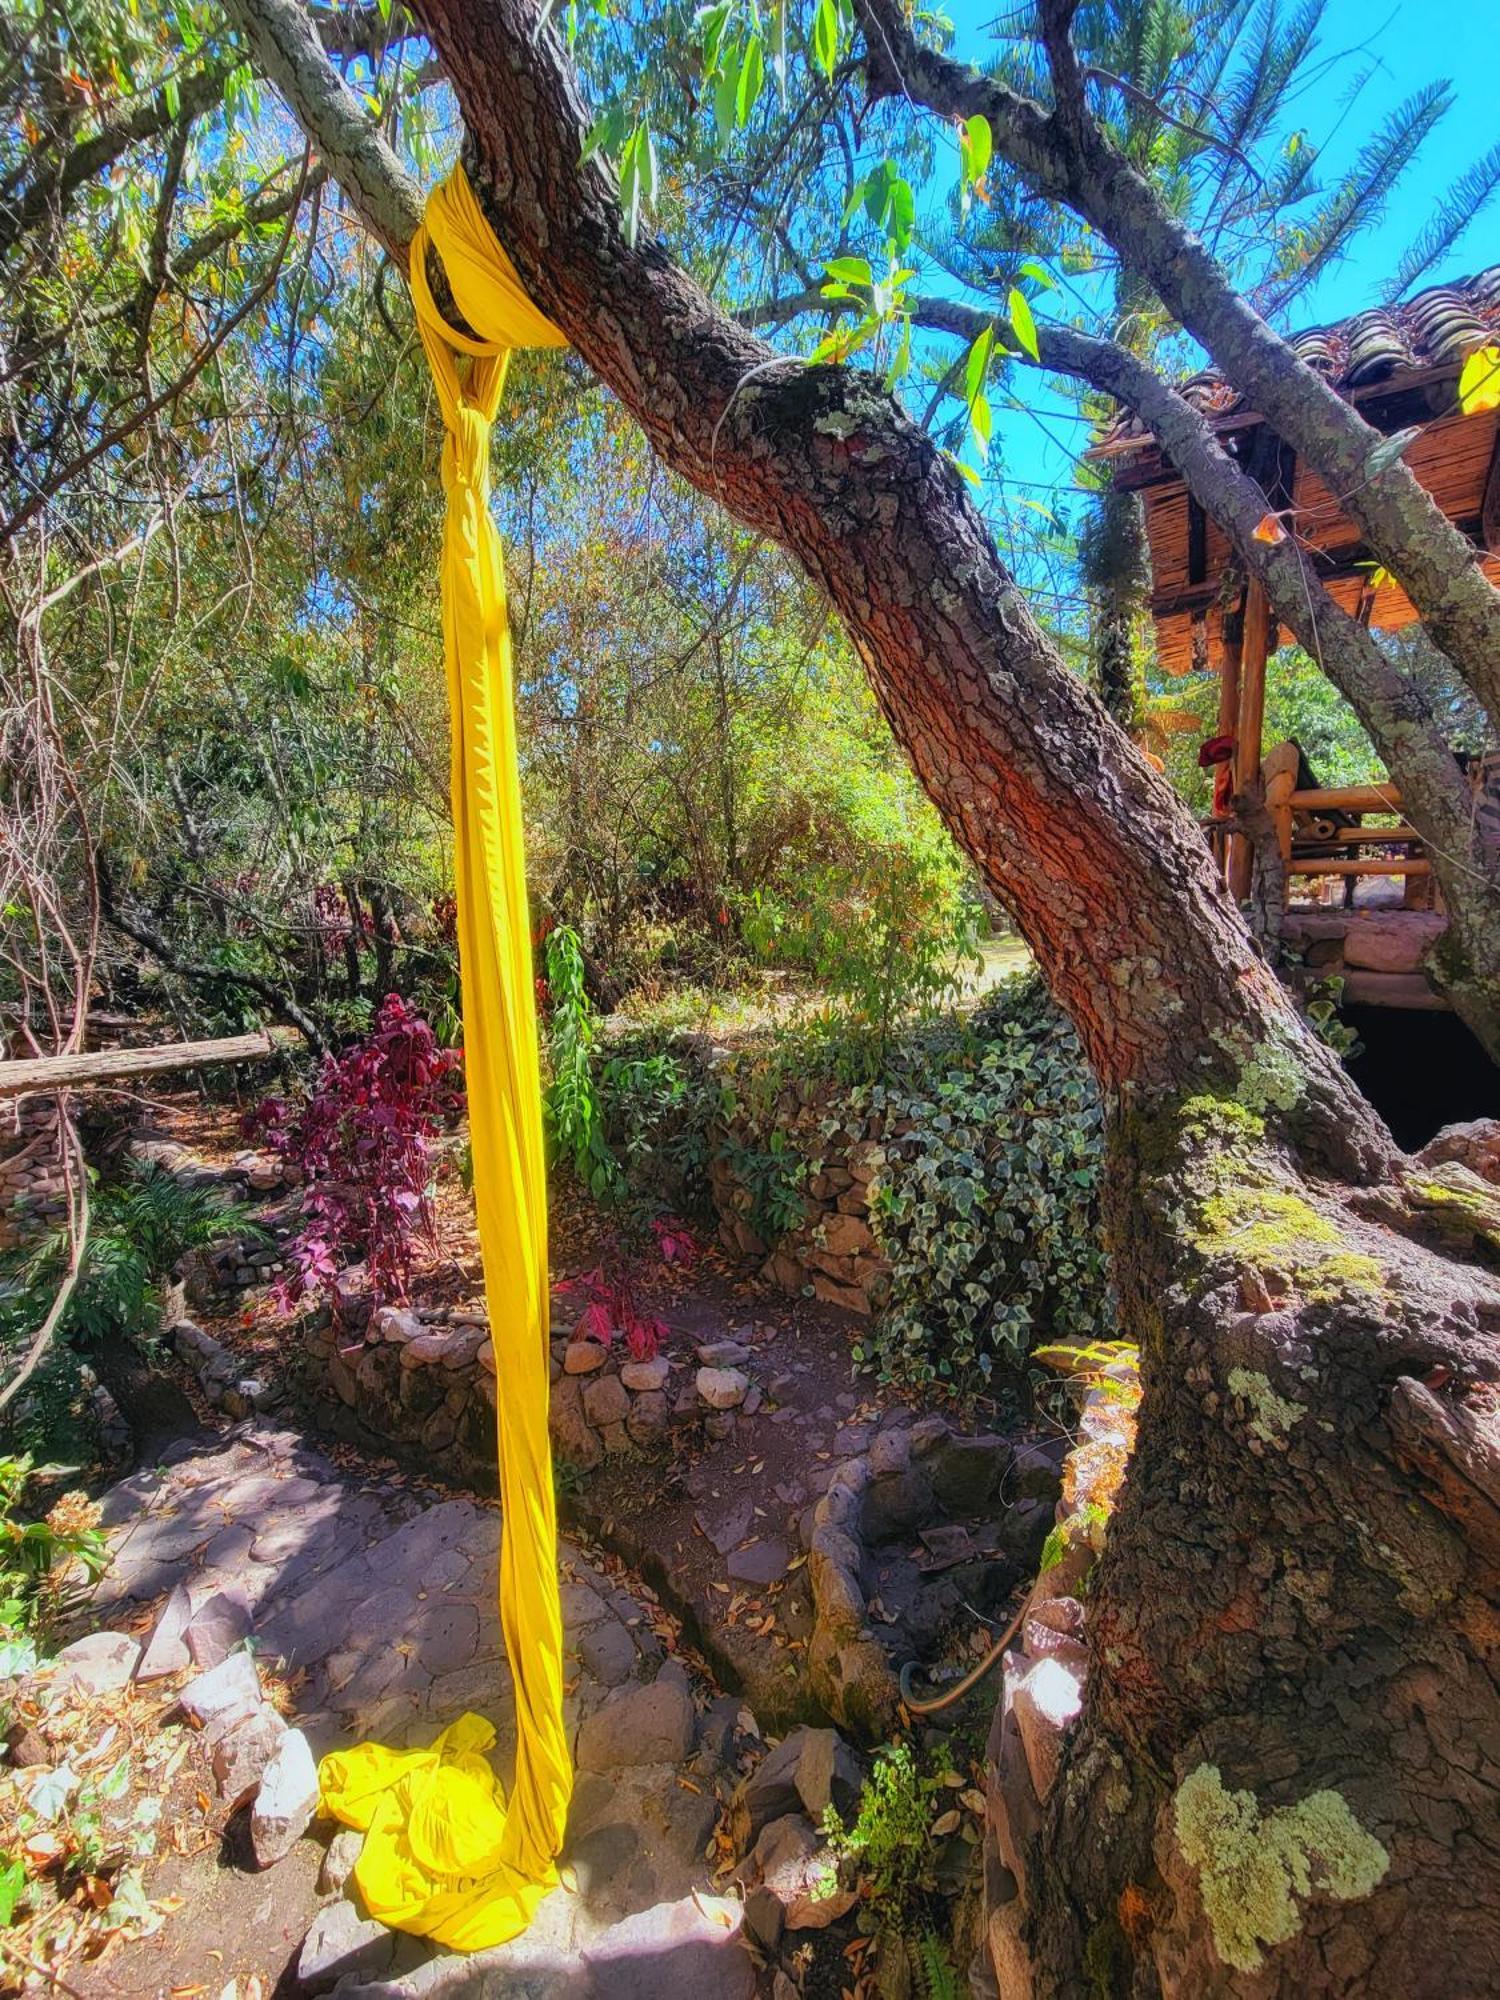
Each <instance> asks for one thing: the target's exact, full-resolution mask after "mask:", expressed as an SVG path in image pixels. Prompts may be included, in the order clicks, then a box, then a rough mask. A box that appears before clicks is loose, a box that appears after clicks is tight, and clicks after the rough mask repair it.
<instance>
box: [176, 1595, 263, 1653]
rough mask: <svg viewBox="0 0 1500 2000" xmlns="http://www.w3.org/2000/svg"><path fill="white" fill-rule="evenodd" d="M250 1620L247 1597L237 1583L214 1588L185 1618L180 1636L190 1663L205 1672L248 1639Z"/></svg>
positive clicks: (251, 1618) (251, 1621)
mask: <svg viewBox="0 0 1500 2000" xmlns="http://www.w3.org/2000/svg"><path fill="white" fill-rule="evenodd" d="M253 1623H254V1619H253V1617H252V1614H251V1610H250V1600H249V1598H248V1597H246V1595H245V1593H244V1591H243V1590H241V1589H240V1588H239V1586H238V1585H237V1584H230V1585H228V1586H226V1588H225V1589H223V1590H216V1591H215V1592H214V1593H213V1595H212V1597H207V1598H205V1599H204V1601H203V1602H202V1603H201V1604H200V1605H199V1606H198V1609H197V1610H196V1611H195V1612H194V1613H193V1615H192V1617H191V1618H190V1619H189V1621H188V1627H187V1631H186V1634H185V1635H184V1636H185V1638H186V1641H187V1650H188V1652H189V1653H190V1654H191V1655H192V1659H193V1665H194V1666H196V1667H201V1668H203V1669H204V1671H205V1672H206V1671H207V1669H208V1668H210V1667H216V1666H218V1665H219V1664H220V1662H221V1661H223V1660H227V1659H228V1658H229V1655H230V1654H231V1653H232V1652H233V1651H234V1649H235V1647H236V1646H240V1645H243V1644H244V1642H245V1640H246V1639H248V1638H249V1636H250V1632H251V1628H252V1626H253Z"/></svg>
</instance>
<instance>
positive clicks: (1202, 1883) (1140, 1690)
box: [1007, 1107, 1500, 2000]
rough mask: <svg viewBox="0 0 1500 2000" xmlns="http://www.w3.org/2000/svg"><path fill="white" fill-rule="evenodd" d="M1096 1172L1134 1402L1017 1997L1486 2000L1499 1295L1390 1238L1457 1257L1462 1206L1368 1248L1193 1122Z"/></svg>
mask: <svg viewBox="0 0 1500 2000" xmlns="http://www.w3.org/2000/svg"><path fill="white" fill-rule="evenodd" d="M1111 1166H1112V1171H1111V1174H1110V1177H1109V1181H1108V1188H1109V1208H1110V1216H1109V1229H1110V1237H1111V1244H1112V1250H1113V1256H1114V1269H1115V1273H1116V1278H1117V1282H1118V1284H1119V1287H1120V1293H1121V1306H1122V1312H1123V1316H1124V1320H1125V1324H1126V1326H1127V1328H1128V1329H1129V1330H1130V1331H1132V1332H1133V1333H1134V1334H1135V1335H1136V1336H1137V1337H1138V1338H1139V1339H1140V1341H1141V1345H1142V1355H1143V1366H1142V1376H1143V1383H1144V1388H1145V1397H1144V1401H1143V1404H1142V1414H1141V1422H1140V1426H1139V1436H1138V1443H1137V1446H1136V1451H1135V1456H1134V1459H1133V1462H1132V1464H1131V1468H1130V1473H1129V1477H1128V1480H1127V1483H1126V1487H1125V1491H1124V1494H1123V1497H1122V1500H1121V1503H1120V1506H1119V1509H1118V1511H1117V1512H1116V1514H1115V1516H1114V1518H1113V1520H1112V1521H1111V1523H1110V1528H1109V1537H1108V1545H1107V1548H1106V1551H1105V1554H1104V1556H1103V1557H1102V1558H1101V1560H1100V1561H1099V1563H1098V1565H1097V1566H1096V1569H1095V1572H1094V1575H1093V1577H1092V1578H1091V1579H1090V1587H1089V1590H1088V1597H1087V1605H1088V1628H1087V1629H1088V1639H1089V1654H1090V1660H1091V1667H1090V1677H1089V1693H1088V1700H1087V1702H1086V1705H1085V1710H1084V1714H1083V1716H1082V1718H1081V1721H1080V1723H1079V1726H1078V1728H1077V1730H1076V1732H1075V1733H1074V1735H1073V1737H1072V1740H1071V1742H1070V1744H1069V1746H1068V1751H1067V1754H1066V1756H1065V1759H1064V1763H1063V1767H1062V1771H1061V1774H1060V1776H1059V1777H1058V1779H1057V1781H1056V1783H1055V1785H1054V1787H1053V1789H1052V1791H1051V1793H1050V1796H1049V1798H1048V1800H1047V1807H1046V1812H1045V1815H1044V1818H1043V1821H1042V1824H1041V1825H1040V1827H1039V1828H1038V1829H1037V1830H1036V1833H1035V1837H1034V1838H1033V1839H1031V1840H1029V1841H1025V1842H1024V1846H1025V1849H1026V1850H1027V1851H1026V1852H1025V1855H1024V1861H1023V1862H1022V1865H1021V1873H1022V1875H1023V1877H1024V1879H1025V1881H1026V1887H1027V1902H1028V1908H1029V1929H1030V1946H1031V1950H1032V1953H1033V1955H1034V1963H1035V1971H1036V1991H1037V1993H1038V1994H1042V1995H1059V1996H1061V1995H1067V1996H1071V1995H1074V1994H1086V1993H1087V1994H1092V1993H1098V1994H1102V1995H1117V1996H1125V1995H1133V1996H1139V1997H1140V2000H1144V1996H1154V1995H1157V1994H1164V1995H1169V1996H1173V2000H1205V1996H1210V1995H1218V1994H1236V1995H1242V1996H1245V2000H1262V1996H1265V1995H1270V1994H1277V1995H1281V1994H1285V1995H1289V1996H1290V1995H1309V1994H1316V1995H1348V1996H1350V2000H1353V1996H1356V1995H1358V1996H1362V2000H1363V1996H1382V2000H1383V1996H1387V1995H1389V1996H1392V2000H1394V1996H1398V1995H1399V1996H1402V2000H1428V1996H1432V2000H1436V1996H1443V1997H1444V2000H1467V1996H1478V1995H1480V1994H1490V1993H1493V1992H1495V1991H1496V1989H1497V1983H1500V1867H1497V1857H1496V1841H1497V1835H1500V1810H1497V1783H1500V1734H1497V1725H1500V1709H1497V1702H1496V1687H1495V1672H1496V1663H1497V1655H1500V1646H1497V1634H1500V1626H1497V1621H1496V1610H1495V1588H1496V1568H1495V1565H1496V1561H1497V1558H1500V1397H1497V1395H1496V1392H1495V1388H1494V1374H1495V1368H1494V1358H1495V1335H1496V1331H1497V1329H1500V1286H1497V1285H1496V1283H1495V1282H1494V1281H1493V1279H1492V1278H1490V1277H1488V1276H1487V1275H1484V1274H1482V1273H1481V1272H1480V1271H1478V1270H1477V1269H1476V1268H1475V1267H1474V1266H1473V1265H1472V1264H1471V1263H1469V1262H1466V1261H1459V1260H1456V1259H1455V1258H1454V1257H1452V1256H1451V1255H1443V1254H1437V1253H1435V1252H1434V1250H1432V1249H1431V1248H1428V1247H1426V1246H1425V1245H1424V1243H1423V1242H1422V1241H1421V1240H1420V1236H1419V1234H1418V1230H1419V1225H1425V1226H1428V1227H1431V1226H1433V1225H1441V1224H1442V1223H1444V1222H1448V1223H1452V1224H1454V1225H1455V1226H1456V1235H1455V1239H1454V1240H1455V1243H1463V1242H1464V1241H1465V1238H1466V1247H1467V1249H1468V1250H1469V1251H1470V1252H1472V1251H1473V1250H1474V1249H1475V1248H1476V1247H1478V1246H1479V1245H1480V1244H1481V1243H1482V1241H1483V1230H1484V1225H1483V1224H1482V1223H1479V1222H1478V1214H1479V1210H1480V1209H1481V1208H1482V1207H1483V1206H1484V1205H1485V1200H1484V1197H1482V1196H1478V1195H1476V1193H1475V1190H1474V1188H1469V1189H1468V1190H1467V1192H1466V1194H1465V1195H1464V1196H1462V1197H1458V1198H1456V1199H1455V1200H1454V1202H1453V1206H1452V1207H1451V1208H1450V1209H1448V1210H1447V1212H1446V1213H1445V1212H1444V1209H1443V1198H1442V1196H1441V1194H1440V1192H1439V1189H1438V1186H1437V1185H1436V1184H1433V1183H1428V1182H1426V1181H1424V1182H1423V1183H1422V1184H1421V1186H1420V1188H1419V1191H1418V1193H1417V1195H1416V1197H1415V1200H1414V1203H1413V1204H1412V1205H1410V1206H1409V1207H1408V1209H1407V1215H1406V1219H1405V1220H1404V1222H1403V1225H1402V1227H1401V1229H1400V1230H1398V1231H1397V1232H1395V1233H1393V1232H1392V1230H1391V1229H1390V1228H1389V1227H1388V1226H1386V1225H1387V1224H1388V1223H1389V1222H1391V1221H1396V1220H1400V1219H1401V1216H1400V1209H1401V1204H1400V1203H1399V1201H1398V1200H1396V1199H1395V1198H1394V1197H1386V1196H1382V1197H1381V1198H1380V1199H1372V1198H1371V1197H1370V1196H1368V1195H1367V1196H1363V1197H1360V1196H1355V1197H1352V1198H1351V1197H1350V1195H1349V1193H1348V1191H1347V1190H1341V1189H1338V1188H1336V1187H1334V1186H1332V1185H1330V1184H1327V1183H1324V1182H1319V1181H1317V1180H1313V1179H1310V1178H1309V1177H1307V1176H1306V1175H1302V1174H1299V1173H1298V1171H1297V1169H1296V1164H1295V1162H1294V1161H1292V1160H1289V1159H1288V1158H1287V1157H1286V1156H1285V1155H1278V1154H1277V1153H1276V1152H1274V1151H1273V1152H1269V1153H1268V1152H1267V1151H1266V1150H1265V1149H1264V1148H1263V1147H1262V1146H1261V1145H1260V1144H1259V1143H1258V1142H1257V1141H1256V1140H1255V1138H1254V1136H1253V1133H1252V1132H1250V1131H1247V1130H1246V1128H1245V1125H1244V1121H1243V1120H1237V1119H1236V1118H1235V1115H1234V1114H1233V1113H1232V1112H1230V1113H1229V1114H1228V1115H1227V1116H1226V1115H1225V1113H1224V1112H1223V1111H1222V1109H1221V1110H1217V1111H1216V1110H1215V1109H1214V1108H1212V1107H1202V1108H1201V1109H1200V1111H1199V1112H1198V1113H1197V1114H1196V1115H1195V1116H1190V1117H1189V1118H1188V1119H1187V1120H1186V1121H1174V1123H1173V1124H1172V1125H1171V1126H1170V1127H1169V1128H1166V1129H1163V1128H1162V1127H1161V1125H1160V1124H1159V1123H1158V1122H1156V1121H1151V1120H1147V1121H1142V1120H1133V1119H1128V1118H1126V1119H1117V1120H1116V1122H1115V1126H1114V1130H1113V1132H1112V1136H1111ZM1456 1185H1457V1181H1455V1186H1456ZM1463 1200H1470V1201H1472V1202H1473V1203H1474V1207H1473V1209H1472V1210H1471V1222H1472V1224H1473V1225H1474V1233H1468V1231H1469V1227H1470V1225H1469V1224H1466V1223H1464V1222H1460V1221H1459V1220H1458V1214H1459V1209H1460V1206H1461V1202H1462V1201H1463ZM1423 1203H1427V1204H1429V1206H1428V1207H1427V1209H1426V1212H1425V1216H1424V1215H1423V1214H1422V1213H1420V1212H1418V1211H1420V1209H1421V1205H1422V1204H1423ZM1488 1205H1489V1210H1490V1216H1491V1221H1490V1225H1489V1227H1490V1229H1491V1230H1492V1231H1493V1227H1494V1223H1495V1220H1496V1219H1497V1218H1500V1194H1497V1191H1496V1190H1495V1189H1493V1188H1492V1189H1490V1190H1489V1204H1488ZM1496 1240H1500V1239H1496V1237H1495V1236H1494V1235H1493V1234H1491V1236H1490V1238H1489V1242H1490V1245H1491V1247H1492V1248H1493V1245H1494V1243H1495V1241H1496ZM1225 1794H1229V1795H1237V1796H1234V1797H1233V1798H1231V1799H1228V1800H1226V1798H1225V1797H1224V1796H1223V1795H1225ZM1304 1867H1305V1868H1306V1870H1307V1874H1306V1876H1305V1877H1304V1876H1301V1875H1300V1874H1299V1870H1300V1869H1301V1868H1304ZM1007 2000H1010V1996H1009V1995H1007Z"/></svg>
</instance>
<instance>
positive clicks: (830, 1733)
mask: <svg viewBox="0 0 1500 2000" xmlns="http://www.w3.org/2000/svg"><path fill="white" fill-rule="evenodd" d="M796 1734H797V1735H798V1736H799V1737H800V1738H801V1739H802V1740H801V1743H800V1746H799V1749H798V1754H797V1769H796V1772H795V1773H794V1782H795V1783H796V1787H797V1796H798V1797H799V1798H800V1799H801V1801H802V1804H803V1806H804V1807H805V1808H806V1810H807V1815H808V1818H809V1819H811V1820H812V1822H813V1824H814V1825H815V1826H817V1825H820V1824H821V1822H822V1818H823V1814H824V1812H825V1811H826V1810H827V1808H828V1807H829V1806H832V1807H833V1808H834V1809H835V1811H836V1812H837V1813H838V1814H839V1816H840V1818H841V1819H843V1820H845V1821H847V1820H849V1819H850V1818H851V1817H852V1815H853V1813H854V1811H855V1808H856V1807H857V1806H858V1804H859V1794H860V1789H861V1786H862V1785H863V1783H864V1770H863V1768H862V1766H861V1764H860V1761H859V1758H858V1757H856V1756H855V1754H854V1752H853V1751H852V1750H851V1749H850V1748H849V1745H848V1744H847V1743H846V1742H845V1741H844V1739H843V1737H842V1736H840V1735H839V1733H838V1731H837V1730H836V1729H801V1730H798V1731H797V1732H796Z"/></svg>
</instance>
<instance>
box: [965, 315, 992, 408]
mask: <svg viewBox="0 0 1500 2000" xmlns="http://www.w3.org/2000/svg"><path fill="white" fill-rule="evenodd" d="M994 352H995V329H994V328H993V327H992V326H987V327H986V328H985V330H984V332H983V333H981V334H980V335H979V337H978V339H977V340H976V341H975V342H974V344H973V346H972V347H971V348H970V349H969V358H968V360H967V361H966V362H965V363H964V401H965V402H967V403H973V402H974V401H975V400H976V398H977V397H979V396H980V395H982V394H983V392H984V384H985V378H986V376H987V375H988V374H989V372H990V360H991V357H992V356H993V354H994Z"/></svg>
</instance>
